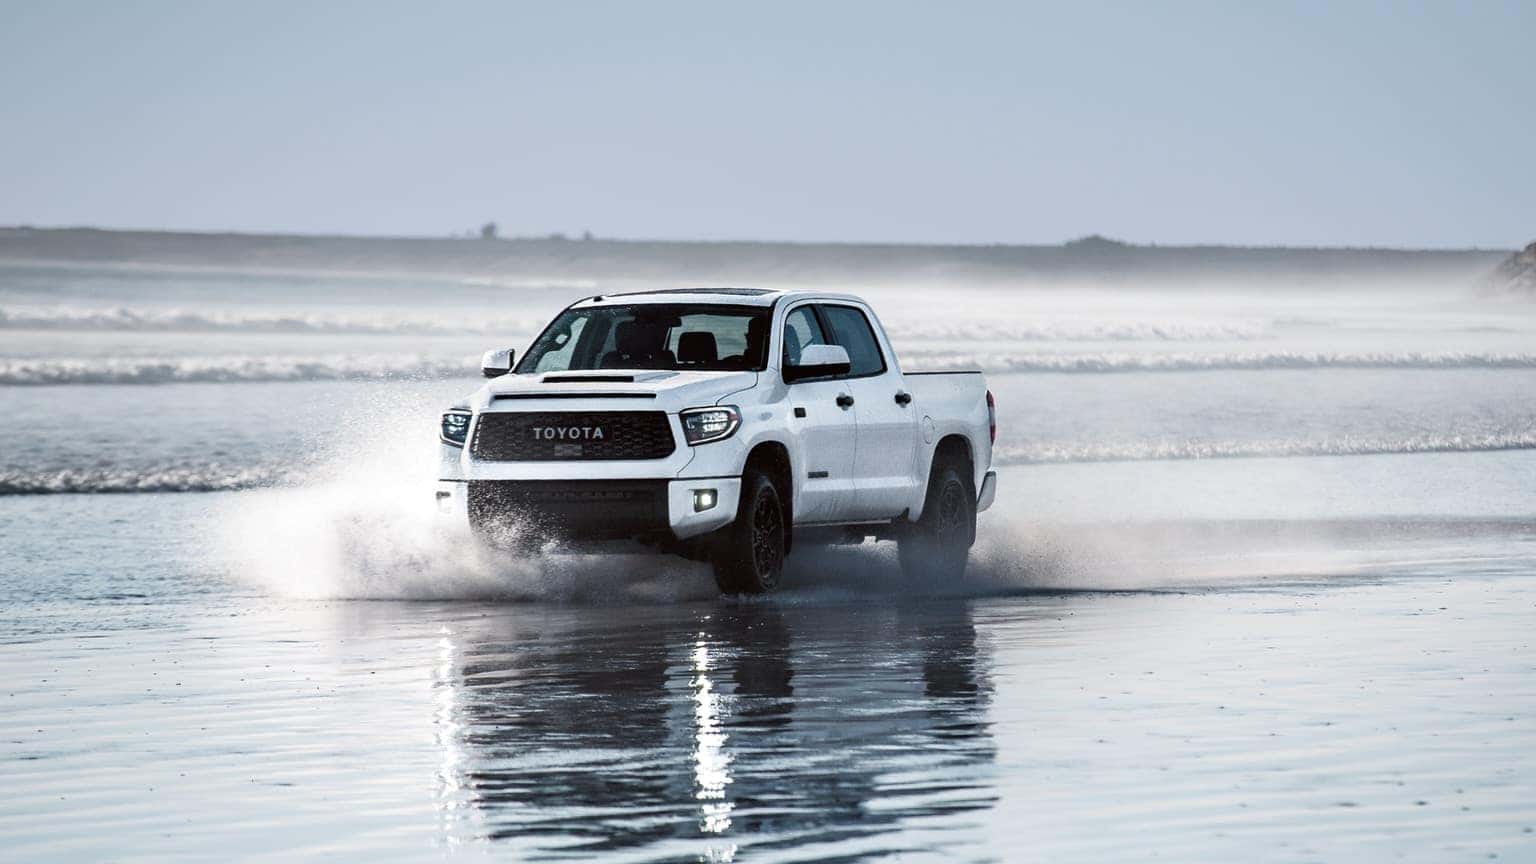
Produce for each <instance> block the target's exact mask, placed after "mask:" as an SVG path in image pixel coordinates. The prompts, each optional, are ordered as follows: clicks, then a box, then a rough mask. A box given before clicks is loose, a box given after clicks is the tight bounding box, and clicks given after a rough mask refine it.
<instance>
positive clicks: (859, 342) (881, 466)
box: [817, 303, 918, 519]
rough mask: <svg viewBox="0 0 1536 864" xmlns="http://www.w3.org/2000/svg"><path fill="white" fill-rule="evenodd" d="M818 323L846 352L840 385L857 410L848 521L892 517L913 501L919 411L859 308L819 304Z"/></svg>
mask: <svg viewBox="0 0 1536 864" xmlns="http://www.w3.org/2000/svg"><path fill="white" fill-rule="evenodd" d="M817 312H818V313H819V314H820V316H821V323H822V325H823V327H824V329H825V330H826V331H827V335H828V337H829V338H830V339H831V340H832V343H833V344H835V345H841V346H843V348H844V350H846V351H847V352H848V359H849V361H850V362H851V364H852V368H850V369H849V370H848V377H847V378H846V379H844V380H843V381H842V382H840V383H842V384H843V385H844V386H845V387H846V388H847V389H848V392H849V394H850V395H852V396H853V398H854V410H855V411H856V412H858V416H857V422H858V442H857V444H856V445H855V447H854V464H853V475H854V477H855V478H856V479H855V481H854V485H855V492H854V500H853V507H852V508H850V510H848V511H846V516H847V517H848V518H852V519H890V518H893V517H896V516H899V515H901V512H902V511H903V510H905V509H906V508H907V506H908V504H909V502H910V501H911V499H912V484H913V483H915V482H917V481H916V479H915V476H916V472H915V471H914V466H913V459H914V458H915V454H916V450H917V420H916V419H915V418H916V417H917V416H918V414H917V409H916V407H915V406H914V405H912V397H911V395H910V394H909V393H907V392H906V390H904V389H903V387H902V378H901V372H900V370H899V369H897V368H896V360H895V358H894V357H889V356H887V352H885V351H882V350H881V347H880V340H879V338H878V337H876V335H875V330H874V327H873V326H872V325H871V324H870V321H869V315H868V314H867V313H866V312H865V311H864V310H863V309H860V308H859V307H857V306H853V305H842V304H837V303H822V304H820V305H818V306H817Z"/></svg>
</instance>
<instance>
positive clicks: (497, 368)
mask: <svg viewBox="0 0 1536 864" xmlns="http://www.w3.org/2000/svg"><path fill="white" fill-rule="evenodd" d="M516 356H517V355H516V353H515V352H513V350H512V349H511V348H498V349H496V350H493V351H487V352H485V356H484V357H481V358H480V374H481V375H484V376H485V377H487V378H499V377H501V376H502V375H505V374H507V373H508V372H511V371H512V366H513V362H512V361H513V360H514V359H516Z"/></svg>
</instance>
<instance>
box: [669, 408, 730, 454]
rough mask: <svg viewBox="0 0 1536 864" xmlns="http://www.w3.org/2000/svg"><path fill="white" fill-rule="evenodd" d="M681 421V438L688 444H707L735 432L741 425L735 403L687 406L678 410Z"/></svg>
mask: <svg viewBox="0 0 1536 864" xmlns="http://www.w3.org/2000/svg"><path fill="white" fill-rule="evenodd" d="M678 418H679V419H681V420H682V422H683V438H684V439H686V440H687V441H688V443H689V444H707V443H708V442H710V441H719V440H720V439H722V438H729V437H731V436H732V435H734V434H736V427H738V426H740V425H741V412H740V411H738V410H736V406H735V405H718V406H716V407H714V408H689V409H688V410H686V411H680V412H678Z"/></svg>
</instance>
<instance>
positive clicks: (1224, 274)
mask: <svg viewBox="0 0 1536 864" xmlns="http://www.w3.org/2000/svg"><path fill="white" fill-rule="evenodd" d="M1526 251H1527V253H1529V252H1530V250H1526ZM1509 253H1510V250H1486V249H1448V250H1415V249H1374V248H1287V247H1278V246H1276V247H1243V246H1147V245H1135V244H1130V243H1125V242H1121V241H1118V240H1112V239H1109V238H1105V237H1101V236H1098V235H1093V236H1089V237H1084V238H1081V239H1079V240H1073V241H1070V242H1068V243H1064V244H1060V245H990V246H981V245H977V246H967V245H917V244H880V243H769V242H749V241H696V242H689V241H662V240H609V239H585V238H584V239H567V238H565V237H563V236H559V235H556V236H551V237H543V238H501V239H480V238H475V239H470V238H427V237H354V236H314V235H290V234H210V233H191V232H169V231H118V230H104V229H95V228H32V227H25V226H18V227H0V263H7V262H8V263H23V262H29V263H54V264H76V265H90V266H109V267H118V266H128V267H135V266H137V267H187V268H212V269H221V270H222V269H240V270H244V269H262V270H285V271H303V272H315V273H336V274H378V273H391V274H400V275H407V276H409V275H419V276H430V277H434V278H444V277H453V278H459V277H462V278H485V279H515V280H582V279H590V280H598V279H635V280H673V281H682V280H686V281H690V282H704V283H719V284H751V283H783V282H806V283H828V282H839V283H850V282H851V283H857V282H859V281H861V280H867V281H875V280H888V281H914V282H936V281H964V282H973V283H994V284H1017V283H1047V284H1048V283H1082V282H1096V283H1143V282H1152V283H1159V282H1161V283H1169V282H1180V283H1196V284H1198V283H1213V284H1214V283H1221V282H1225V281H1232V280H1244V281H1276V282H1290V283H1310V284H1328V283H1332V282H1346V281H1348V282H1360V281H1377V282H1383V283H1392V282H1397V283H1400V282H1405V281H1406V282H1414V283H1440V284H1447V283H1458V282H1460V283H1467V284H1473V283H1476V282H1478V281H1479V280H1484V279H1487V278H1488V277H1489V274H1490V273H1491V272H1492V271H1493V270H1494V268H1496V267H1498V266H1499V263H1500V261H1501V260H1503V259H1504V258H1505V257H1506V256H1508V255H1509Z"/></svg>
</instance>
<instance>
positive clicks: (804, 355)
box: [784, 345, 853, 384]
mask: <svg viewBox="0 0 1536 864" xmlns="http://www.w3.org/2000/svg"><path fill="white" fill-rule="evenodd" d="M852 368H853V363H852V362H851V361H849V359H848V350H847V349H846V348H844V347H843V346H841V345H807V346H805V348H804V349H803V350H801V352H800V362H799V363H795V364H793V365H790V366H785V367H784V383H785V384H793V383H795V382H796V381H804V380H806V379H807V378H829V377H831V376H834V375H847V374H848V370H850V369H852Z"/></svg>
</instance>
